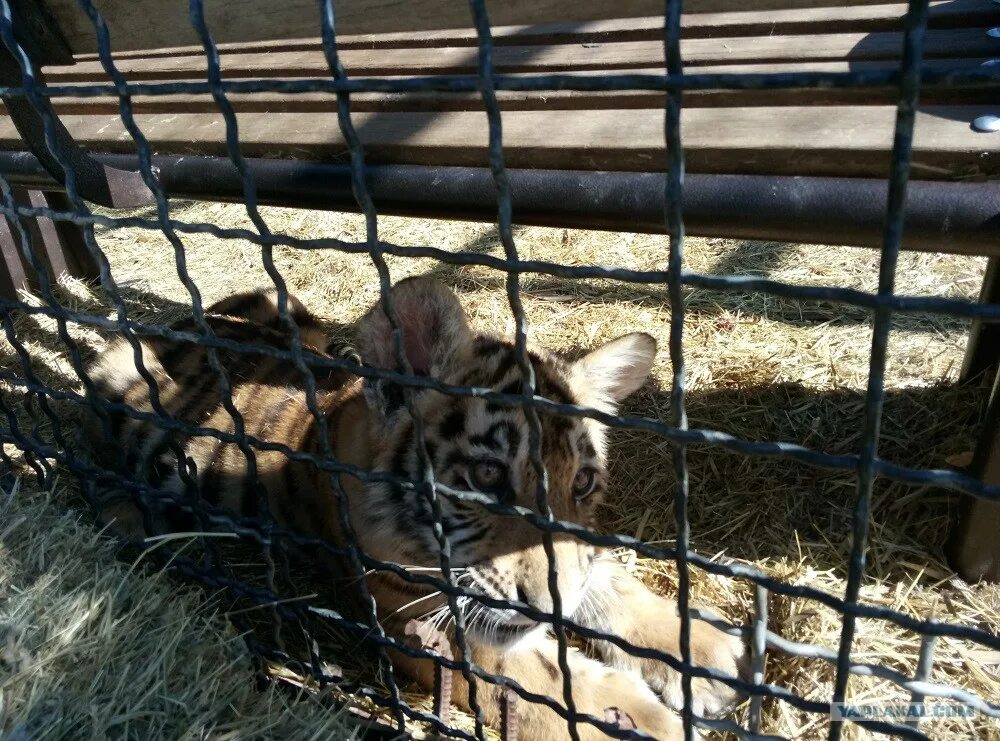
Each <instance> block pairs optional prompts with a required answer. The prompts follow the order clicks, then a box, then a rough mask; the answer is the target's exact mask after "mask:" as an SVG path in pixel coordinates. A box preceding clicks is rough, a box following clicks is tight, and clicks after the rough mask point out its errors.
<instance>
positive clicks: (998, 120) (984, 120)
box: [972, 116, 1000, 133]
mask: <svg viewBox="0 0 1000 741" xmlns="http://www.w3.org/2000/svg"><path fill="white" fill-rule="evenodd" d="M972 128H974V129H975V130H976V131H980V132H983V133H992V132H994V131H1000V116H980V117H979V118H977V119H976V120H975V121H973V122H972Z"/></svg>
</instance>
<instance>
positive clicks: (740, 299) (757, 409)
mask: <svg viewBox="0 0 1000 741" xmlns="http://www.w3.org/2000/svg"><path fill="white" fill-rule="evenodd" d="M146 215H150V214H146ZM173 215H174V217H175V218H178V219H183V220H186V221H202V222H209V223H214V224H217V225H219V226H222V227H249V222H248V221H247V219H246V215H245V211H244V210H243V208H242V207H240V206H230V205H209V204H175V210H174V214H173ZM264 215H265V218H266V219H267V221H268V223H269V224H270V226H271V228H272V230H274V231H275V232H281V233H285V234H288V235H291V236H295V237H303V238H314V237H340V238H344V239H348V240H352V241H363V239H364V224H363V220H362V219H360V218H359V217H357V216H352V215H344V214H330V213H322V212H312V211H296V210H288V209H277V208H267V209H264ZM380 226H381V235H380V236H381V237H382V238H383V239H385V240H387V241H390V242H394V243H397V244H404V245H430V246H435V247H440V248H442V249H446V250H450V251H454V252H458V251H463V252H474V253H481V254H495V255H500V254H501V252H500V251H499V248H498V244H497V240H496V238H495V230H494V228H493V227H492V226H488V225H477V224H464V223H452V222H444V221H427V220H417V219H403V218H383V219H381V220H380ZM516 236H517V243H518V247H519V249H520V252H521V256H522V257H523V258H525V259H539V260H548V261H553V262H559V263H564V264H569V265H582V264H589V263H597V264H602V265H613V266H617V267H627V268H636V269H650V268H663V267H664V266H665V263H666V259H667V243H666V240H665V238H663V237H658V236H647V235H636V234H615V233H598V232H584V231H573V230H560V229H543V228H519V229H518V230H517V234H516ZM99 238H100V242H101V244H102V246H103V248H104V249H105V251H106V252H107V254H108V256H109V258H110V261H111V265H112V267H113V270H114V274H115V276H116V278H117V280H118V282H119V285H120V286H121V287H122V293H123V295H124V296H125V298H126V300H127V302H128V305H129V311H130V316H132V317H133V318H135V319H138V320H146V321H156V322H161V321H167V320H170V319H174V318H177V317H180V316H184V315H186V314H188V313H189V311H190V309H189V305H190V301H189V298H188V296H187V293H186V291H185V290H184V288H183V286H182V285H181V284H180V282H179V280H178V279H177V275H176V271H175V267H174V262H173V251H172V248H171V247H170V246H169V244H167V242H166V240H165V239H164V238H163V236H162V235H161V234H159V233H157V232H153V231H142V230H118V231H106V230H102V231H101V232H100V234H99ZM184 241H185V244H186V247H187V263H188V268H189V270H190V272H191V275H192V276H193V277H194V279H195V282H196V283H197V285H198V287H199V289H200V290H201V292H202V295H203V298H204V301H205V303H206V304H207V303H209V302H211V301H214V300H217V299H219V298H222V297H223V296H225V295H227V294H229V293H230V292H232V291H233V290H237V289H246V288H253V287H257V286H265V285H269V284H270V283H269V280H268V278H267V276H266V274H265V272H264V270H263V267H262V265H261V259H260V248H259V247H257V246H255V245H253V244H251V243H248V242H242V241H235V240H228V241H223V240H218V239H216V238H214V237H210V236H208V235H201V234H199V235H186V236H185V237H184ZM275 260H276V263H277V265H278V267H279V269H280V270H281V272H282V273H283V275H284V276H285V278H286V279H287V281H288V285H289V287H290V289H291V290H292V291H293V292H295V293H296V294H297V295H298V296H299V297H300V298H301V299H302V300H303V301H304V302H305V304H306V305H307V306H309V307H310V308H311V309H312V310H313V311H314V312H316V313H317V314H318V315H319V316H320V317H321V318H322V319H323V320H324V321H325V322H327V324H328V327H329V329H330V331H331V332H332V333H334V334H337V335H340V336H349V332H350V326H351V324H352V323H353V322H354V321H355V320H357V318H358V317H359V316H360V315H361V313H362V312H363V311H364V310H365V309H366V308H367V307H368V306H369V305H371V304H372V303H373V302H374V301H375V300H376V298H377V295H378V281H377V276H376V273H375V270H374V268H373V267H372V265H371V263H370V261H369V259H368V258H367V256H364V255H344V254H340V253H335V252H322V251H300V250H295V249H286V248H280V249H276V250H275ZM685 264H686V266H687V268H688V269H690V270H696V271H702V272H711V273H718V274H723V273H734V274H743V275H747V274H754V275H766V276H768V277H770V278H773V279H776V280H781V281H784V282H788V283H798V284H812V285H837V286H844V287H851V288H858V289H864V290H873V289H874V288H875V287H876V284H877V276H878V253H877V252H875V251H871V250H863V249H853V248H832V247H818V246H808V245H785V244H776V243H753V242H736V241H731V240H718V239H712V240H705V239H688V240H687V248H686V259H685ZM389 265H390V267H391V270H392V275H393V278H394V280H398V279H399V278H402V277H404V276H407V275H417V274H431V275H435V276H437V277H438V278H439V279H440V280H442V281H444V282H445V283H446V284H448V285H450V286H452V287H453V288H454V289H455V290H456V291H457V292H458V293H459V295H460V297H461V299H462V302H463V304H464V305H465V306H466V307H467V309H468V311H469V313H470V315H471V317H472V321H473V324H474V325H475V326H476V327H479V328H482V329H485V330H490V331H495V332H510V331H511V329H512V328H513V321H512V318H511V315H510V311H509V307H508V306H507V303H506V297H505V294H504V290H503V280H504V275H503V274H502V273H498V272H496V271H493V270H489V269H486V268H482V267H477V266H469V267H453V266H447V265H443V264H439V263H436V262H434V261H431V260H423V259H420V260H418V259H406V258H392V257H390V258H389ZM983 267H984V261H983V260H982V259H979V258H970V257H958V256H942V255H933V254H918V253H904V254H903V255H902V257H901V259H900V264H899V270H898V281H897V290H898V292H900V293H905V294H910V295H933V296H949V297H959V298H974V297H975V296H976V294H977V292H978V287H979V282H980V280H981V277H982V271H983ZM61 291H62V294H63V296H64V299H65V300H66V301H67V303H68V304H69V305H70V306H71V307H72V308H76V309H84V310H90V311H94V312H96V313H102V314H108V313H109V312H108V307H107V304H106V303H105V302H104V301H103V300H102V299H100V298H99V297H98V293H97V292H95V291H93V290H92V289H90V288H88V287H85V286H82V285H80V284H79V283H75V282H73V281H64V284H63V287H62V289H61ZM522 292H523V298H524V306H525V310H526V312H527V316H528V318H529V320H530V324H531V329H530V335H531V339H532V341H534V342H538V343H540V344H543V345H546V346H548V347H550V348H553V349H557V350H571V349H573V348H577V347H580V346H586V345H592V344H594V343H598V342H601V341H603V340H606V339H609V338H611V337H613V336H615V335H617V334H620V333H622V332H626V331H630V330H644V331H648V332H651V333H652V334H654V335H655V336H656V337H657V339H658V341H659V342H660V346H661V351H660V353H659V362H658V364H657V366H656V368H655V370H654V373H653V379H652V382H651V383H650V384H648V385H647V386H646V387H645V388H644V389H643V390H641V391H640V392H639V393H638V394H637V395H636V397H635V398H634V399H632V400H631V401H629V402H628V404H627V406H626V410H625V411H627V412H629V413H633V414H641V415H647V416H651V417H657V418H659V419H669V403H670V402H669V384H670V376H671V367H670V361H669V358H668V355H667V352H666V344H667V333H668V327H669V320H670V310H669V307H668V302H667V299H666V290H665V286H662V285H659V286H646V285H632V284H625V283H620V282H615V281H610V280H587V281H574V280H568V279H560V278H553V277H547V276H538V275H525V276H523V277H522ZM685 298H686V303H687V313H686V317H685V354H686V371H687V378H688V389H689V393H688V397H687V406H688V413H689V418H690V424H691V426H692V427H700V428H707V429H717V430H723V431H725V432H729V433H732V434H734V435H736V436H738V437H741V438H745V439H749V440H767V441H774V440H785V441H791V442H796V443H801V444H804V445H807V446H809V447H812V448H815V449H817V450H821V451H825V452H830V453H854V452H857V451H858V449H859V444H860V435H861V429H862V415H863V408H864V393H865V386H866V381H867V370H868V354H869V348H870V342H871V331H870V319H871V317H870V313H869V312H868V311H867V310H866V309H861V308H857V307H849V306H841V305H836V304H832V303H828V302H817V301H795V300H791V299H783V298H777V297H773V296H765V295H761V294H755V293H742V292H720V291H710V290H705V289H686V290H685ZM18 330H19V334H20V336H21V338H22V339H23V340H24V341H25V342H26V344H27V345H28V346H29V349H30V350H31V352H32V354H33V356H34V357H35V358H36V365H37V370H38V371H39V373H40V374H43V375H44V377H45V378H47V379H48V380H53V379H61V380H62V383H64V384H68V383H71V382H70V380H69V379H70V378H71V369H70V367H69V365H68V363H67V361H66V358H65V357H64V355H62V354H60V352H59V350H58V344H57V343H56V342H55V341H54V335H53V325H52V323H51V322H47V321H45V320H42V319H28V318H25V319H21V320H19V323H18ZM967 331H968V326H967V324H966V323H965V322H963V321H958V320H955V319H952V318H949V317H943V316H932V315H925V314H906V315H899V316H897V317H896V318H895V319H894V323H893V333H892V337H891V346H890V360H889V367H888V371H887V375H886V388H887V399H886V406H885V415H884V422H883V435H882V441H881V449H880V452H881V454H882V455H883V456H884V457H886V458H887V459H889V460H891V461H893V462H896V463H901V464H907V465H914V466H922V467H941V466H946V465H947V464H948V462H949V460H954V459H955V456H961V455H962V454H965V453H966V452H967V451H969V450H970V449H971V448H972V445H973V443H974V436H975V433H976V431H977V427H978V424H979V419H980V418H981V413H982V410H983V405H984V402H985V398H986V393H985V390H984V388H982V387H978V386H974V385H973V386H966V387H959V386H957V385H956V379H957V375H958V370H959V368H960V365H961V359H962V355H963V351H964V346H965V342H966V335H967ZM74 332H75V334H76V336H78V337H80V339H81V341H82V342H83V344H84V346H85V348H86V349H87V350H88V351H91V352H92V351H96V350H99V349H100V347H101V346H102V344H103V342H104V340H103V338H102V337H100V335H99V334H98V333H96V332H92V331H89V330H81V329H74ZM612 441H613V443H612V445H613V450H612V456H611V460H612V471H613V477H612V481H613V492H612V494H611V496H610V498H609V503H608V505H607V507H606V508H605V512H604V520H605V523H606V525H607V527H608V528H609V529H611V530H614V531H616V532H621V533H625V534H628V535H634V536H637V537H640V538H642V539H644V540H646V541H650V542H661V543H665V544H668V545H669V544H672V543H673V542H674V541H673V537H674V527H673V523H672V514H671V513H672V486H673V481H674V479H673V471H672V467H671V463H670V453H669V446H668V444H667V443H666V442H665V441H664V440H663V439H661V438H659V437H657V436H655V435H652V434H647V433H641V432H629V431H616V432H615V433H614V434H613V435H612ZM688 460H689V463H690V469H691V502H690V516H691V532H692V547H693V548H694V549H696V550H697V551H698V552H700V553H702V554H703V555H706V556H710V557H715V558H718V559H720V560H730V561H737V562H741V563H748V564H752V565H753V566H755V567H756V568H758V569H761V570H762V571H764V572H766V573H768V574H770V575H771V576H773V577H776V578H780V579H783V580H785V581H787V582H789V583H792V584H802V585H809V586H812V587H815V588H819V589H823V590H825V591H827V592H829V593H830V594H833V595H836V596H842V595H843V593H844V589H845V584H846V563H847V556H848V551H849V547H850V531H851V510H852V505H853V501H854V496H855V482H854V480H853V477H852V475H851V474H849V473H846V472H835V471H827V470H820V469H814V468H810V467H808V466H805V465H802V464H799V463H795V462H793V461H788V460H784V459H780V458H747V457H744V456H740V455H736V454H733V453H728V452H725V451H722V450H719V449H715V448H708V447H702V446H693V447H691V448H690V450H689V453H688ZM956 502H957V500H956V498H955V497H954V496H953V495H952V494H949V493H948V492H945V491H941V490H936V489H930V488H926V487H922V488H921V487H914V486H909V485H904V484H900V483H897V482H889V481H884V480H880V481H878V482H877V483H876V487H875V495H874V502H873V513H872V527H871V538H870V546H869V551H868V559H869V567H868V571H867V574H866V579H865V582H864V585H863V587H862V591H861V595H862V598H863V600H864V601H865V602H866V603H868V604H872V605H879V606H885V607H892V608H894V609H897V610H900V611H902V612H904V613H906V614H908V615H912V616H914V617H917V618H926V617H929V616H931V615H936V616H937V617H939V618H942V619H947V620H950V621H953V622H955V623H957V624H962V625H972V626H977V627H979V628H983V629H985V630H988V631H992V632H997V631H998V629H1000V587H997V586H990V585H976V586H969V585H966V584H964V583H963V582H962V581H961V580H959V579H958V578H957V577H955V576H954V574H953V573H952V572H951V571H950V570H949V568H948V566H947V564H946V562H945V561H944V558H943V556H942V544H943V542H944V539H945V537H946V534H947V529H948V525H949V522H950V520H951V517H952V515H953V512H954V509H955V506H956ZM631 563H632V564H633V566H632V567H633V568H635V569H637V571H638V573H640V574H641V575H642V576H643V577H644V578H646V579H647V580H648V581H649V582H650V583H651V584H652V585H653V586H654V587H655V588H657V589H660V590H662V591H664V592H665V593H667V594H673V593H674V592H675V591H676V571H675V569H674V567H673V566H672V565H671V564H664V563H657V562H654V561H650V560H648V559H638V560H637V561H636V560H635V559H632V561H631ZM693 596H694V598H695V600H696V601H698V602H699V603H703V604H706V605H710V606H712V607H713V608H714V609H716V610H717V611H718V612H720V613H722V614H723V615H725V616H726V617H728V618H730V619H732V620H735V621H740V622H746V621H747V620H748V619H749V618H750V616H751V614H752V606H753V586H752V585H751V584H748V583H747V582H745V581H742V580H733V579H725V578H721V577H716V576H712V575H708V574H706V573H703V572H701V571H700V570H697V569H695V570H693ZM769 611H770V629H771V630H773V631H774V632H776V633H777V634H779V635H781V636H783V637H784V638H787V639H792V640H796V641H801V642H807V643H812V644H815V645H819V646H825V647H829V648H833V649H836V647H837V645H838V641H839V636H840V625H841V622H840V619H839V616H838V615H837V614H836V613H835V612H833V611H831V610H829V609H827V608H825V607H823V606H821V605H819V604H817V603H815V602H812V601H810V600H805V599H797V598H788V597H782V596H779V595H774V594H772V595H770V599H769ZM919 645H920V637H919V636H918V635H914V634H913V633H911V632H910V631H907V630H904V629H902V628H900V627H898V626H896V625H894V624H892V623H886V622H883V621H872V620H861V621H859V624H858V633H857V637H856V639H855V644H854V657H855V659H856V660H857V661H862V662H869V663H878V664H882V665H885V666H889V667H892V668H894V669H896V670H898V671H901V672H903V673H905V674H912V673H913V671H914V670H915V667H916V661H917V654H918V650H919ZM935 656H936V661H935V665H934V671H933V674H932V676H931V679H932V680H933V681H936V682H941V683H948V684H953V685H955V686H958V687H963V688H965V689H968V690H970V691H972V692H974V693H975V694H977V695H978V696H979V697H982V698H986V699H989V700H992V701H996V699H997V698H998V697H1000V655H998V653H997V652H992V651H988V650H986V649H984V648H983V647H981V646H976V645H974V644H972V643H969V642H965V641H958V640H950V639H943V640H940V641H939V642H938V644H937V649H936V652H935ZM833 678H834V669H833V667H832V666H830V665H829V664H827V663H825V662H823V661H822V660H820V659H807V658H796V657H789V656H787V655H782V654H780V653H777V652H772V653H771V654H770V656H769V660H768V664H767V676H766V679H767V681H768V682H771V683H774V684H776V685H779V686H782V687H786V688H788V689H790V690H792V691H794V692H796V693H797V694H799V695H801V696H803V697H806V698H809V699H813V700H818V701H823V700H828V699H829V697H830V695H831V692H832V685H833ZM849 689H850V696H851V698H852V699H854V700H856V701H865V700H867V701H874V700H878V701H887V700H906V699H907V697H908V696H907V694H906V693H905V692H904V691H902V690H900V689H899V688H898V687H895V686H894V685H892V684H891V683H888V682H885V681H882V680H875V679H871V678H861V677H853V678H852V680H851V683H850V688H849ZM411 690H412V688H407V693H406V695H405V696H406V697H407V698H408V699H410V700H412V701H414V702H421V703H423V705H422V706H423V707H426V706H427V705H426V698H423V697H422V696H421V695H419V694H414V693H413V692H412V691H411ZM747 712H748V711H747V706H746V704H744V706H743V707H742V708H741V709H740V711H739V719H740V720H741V722H745V721H746V719H747ZM456 715H459V717H460V718H461V716H460V714H456ZM454 717H455V715H453V718H454ZM461 721H462V724H463V725H465V726H466V727H468V718H461ZM827 727H828V718H827V717H826V716H819V715H810V714H806V713H802V712H800V711H798V710H796V709H795V708H793V707H791V706H790V705H788V704H787V703H783V702H778V701H772V700H766V701H765V702H764V724H763V731H765V732H768V733H773V734H779V735H783V736H787V737H790V738H821V737H825V733H826V729H827ZM922 728H923V730H925V732H927V733H929V734H930V735H931V736H932V737H934V738H935V739H946V740H947V739H966V738H970V737H978V738H994V739H1000V729H998V725H997V723H996V721H991V720H988V719H986V718H985V717H983V716H979V717H977V718H974V719H972V720H949V721H935V722H933V723H932V722H925V723H924V725H923V726H922ZM845 736H846V737H847V738H863V737H867V734H866V733H865V732H863V731H862V730H860V729H859V728H857V727H854V726H850V727H848V728H847V732H846V733H845Z"/></svg>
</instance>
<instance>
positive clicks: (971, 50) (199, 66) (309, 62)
mask: <svg viewBox="0 0 1000 741" xmlns="http://www.w3.org/2000/svg"><path fill="white" fill-rule="evenodd" d="M901 49H902V34H901V33H895V32H886V33H872V34H866V33H840V34H816V35H807V36H766V37H752V38H749V37H748V38H744V37H732V38H717V39H689V40H686V41H684V42H682V44H681V54H682V56H683V57H684V62H685V64H686V65H687V66H688V67H689V68H694V67H697V66H701V65H709V64H737V63H754V64H762V63H769V62H796V61H823V60H829V61H834V60H836V61H839V60H846V61H849V62H850V61H863V60H879V59H896V58H898V57H899V54H900V51H901ZM924 54H925V56H926V57H928V58H935V57H977V58H980V57H992V56H994V55H996V54H1000V39H995V38H993V37H991V36H988V35H987V34H986V33H985V32H984V31H983V30H982V29H957V30H948V31H928V32H927V34H926V39H925V43H924ZM340 56H341V61H342V62H343V64H344V66H345V67H346V68H347V71H348V74H351V75H355V76H358V75H362V76H363V75H393V74H397V75H401V74H474V73H475V71H476V66H477V63H478V54H477V51H476V49H475V48H471V47H441V48H435V49H433V50H424V49H416V50H414V49H365V50H361V49H356V50H353V51H345V52H343V53H342V54H341V55H340ZM493 61H494V68H495V69H496V70H497V71H500V72H532V71H535V72H540V71H566V70H588V69H589V70H604V69H634V68H637V67H650V66H658V65H660V66H662V65H663V44H662V42H659V41H623V42H613V43H607V44H593V45H592V44H585V45H584V44H575V45H566V44H560V45H537V46H503V47H499V48H497V49H495V50H494V54H493ZM221 65H222V70H223V74H224V76H225V77H229V78H240V77H261V76H266V77H313V76H318V77H327V76H329V74H330V71H329V67H328V65H327V62H326V59H325V57H324V55H323V52H322V51H321V50H320V49H315V50H309V51H281V52H266V53H261V52H253V53H236V52H230V53H227V54H224V55H222V60H221ZM118 67H119V68H120V69H121V71H122V73H123V74H124V75H125V76H126V77H127V78H128V79H129V80H132V81H140V80H170V79H185V78H191V77H201V78H202V79H204V75H205V70H206V65H205V58H204V55H202V54H198V55H188V56H173V57H165V58H161V59H145V58H140V59H123V60H121V61H120V62H119V63H118ZM46 75H47V77H48V79H49V80H50V81H51V82H54V83H55V82H70V81H80V82H85V81H95V80H106V79H107V75H106V73H105V72H104V69H103V67H102V66H101V64H100V63H99V62H80V63H78V64H76V65H73V66H70V67H51V68H48V69H47V71H46Z"/></svg>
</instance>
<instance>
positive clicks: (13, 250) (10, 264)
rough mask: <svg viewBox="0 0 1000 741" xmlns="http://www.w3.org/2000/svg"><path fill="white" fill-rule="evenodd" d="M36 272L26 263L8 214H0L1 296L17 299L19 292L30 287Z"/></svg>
mask: <svg viewBox="0 0 1000 741" xmlns="http://www.w3.org/2000/svg"><path fill="white" fill-rule="evenodd" d="M33 275H34V272H32V271H31V268H30V267H27V266H26V265H25V264H24V260H23V258H22V257H21V244H20V242H19V241H18V238H17V237H15V236H14V230H13V229H11V227H10V222H9V221H8V220H7V217H6V216H0V298H4V299H7V300H8V301H17V300H18V292H19V291H23V290H27V289H28V288H29V287H30V283H31V278H32V276H33Z"/></svg>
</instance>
